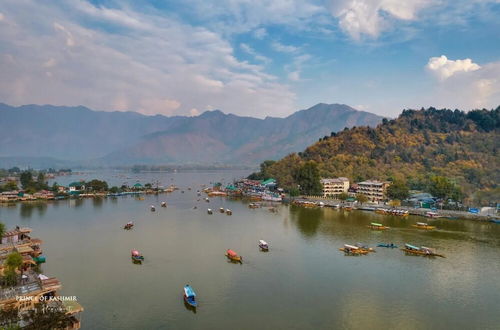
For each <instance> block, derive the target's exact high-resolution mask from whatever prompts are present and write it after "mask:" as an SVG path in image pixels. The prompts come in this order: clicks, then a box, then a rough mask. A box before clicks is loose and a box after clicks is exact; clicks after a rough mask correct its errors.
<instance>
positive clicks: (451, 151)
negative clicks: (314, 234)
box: [261, 107, 500, 196]
mask: <svg viewBox="0 0 500 330" xmlns="http://www.w3.org/2000/svg"><path fill="white" fill-rule="evenodd" d="M499 113H500V107H498V108H496V109H495V110H491V111H488V110H474V111H470V112H467V113H466V112H463V111H459V110H455V111H451V110H436V109H434V108H429V109H427V110H424V109H422V110H405V111H403V112H402V114H401V115H400V116H399V117H398V118H397V119H394V120H387V119H384V120H383V122H382V123H381V124H379V125H378V126H377V127H376V128H371V127H365V126H363V127H353V128H351V129H345V130H343V131H341V132H339V133H332V134H331V136H327V137H324V138H320V139H319V141H318V142H317V143H315V144H313V145H312V146H310V147H308V148H307V149H306V150H305V151H304V152H299V153H298V154H295V153H293V154H290V155H288V156H286V157H285V158H283V159H281V160H280V161H278V162H276V163H270V162H267V163H266V164H265V165H267V166H263V170H264V172H265V173H261V175H262V176H274V177H276V178H277V179H278V181H279V182H280V184H281V185H282V186H284V187H285V188H289V189H293V188H294V187H297V181H298V177H300V172H301V171H300V169H301V167H303V166H304V164H306V163H308V161H313V162H314V163H316V164H317V168H318V170H319V174H320V176H321V177H337V176H344V177H348V178H349V179H351V180H353V181H355V182H357V181H361V180H365V179H380V180H390V181H395V180H396V181H400V182H404V183H405V184H406V185H407V186H408V188H410V189H412V188H413V189H425V187H426V186H427V185H428V184H429V182H430V180H431V178H432V177H436V176H441V177H447V178H449V179H450V180H449V181H451V182H452V183H454V184H455V186H456V187H457V188H458V189H459V190H461V191H462V192H463V193H464V194H465V195H466V196H467V195H469V196H470V194H471V193H472V192H474V191H477V190H480V189H491V188H496V187H497V185H498V182H499V180H500V173H499V172H500V169H499V154H498V152H499V144H500V139H499V127H500V118H499ZM309 163H310V162H309Z"/></svg>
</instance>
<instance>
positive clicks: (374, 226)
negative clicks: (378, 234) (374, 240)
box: [367, 222, 389, 230]
mask: <svg viewBox="0 0 500 330" xmlns="http://www.w3.org/2000/svg"><path fill="white" fill-rule="evenodd" d="M367 227H368V228H371V229H375V230H385V229H389V227H387V226H384V225H382V224H381V223H377V222H372V223H371V224H369V225H368V226H367Z"/></svg>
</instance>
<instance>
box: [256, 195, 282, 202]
mask: <svg viewBox="0 0 500 330" xmlns="http://www.w3.org/2000/svg"><path fill="white" fill-rule="evenodd" d="M261 198H262V200H265V201H271V202H281V201H282V200H283V198H281V196H279V195H277V194H262V195H261Z"/></svg>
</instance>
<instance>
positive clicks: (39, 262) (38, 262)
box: [33, 255, 46, 265]
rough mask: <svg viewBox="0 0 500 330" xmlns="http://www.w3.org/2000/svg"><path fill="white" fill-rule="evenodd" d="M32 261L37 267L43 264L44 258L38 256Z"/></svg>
mask: <svg viewBox="0 0 500 330" xmlns="http://www.w3.org/2000/svg"><path fill="white" fill-rule="evenodd" d="M33 261H34V262H36V264H37V265H39V264H43V263H45V261H46V258H45V256H42V255H40V256H38V257H34V258H33Z"/></svg>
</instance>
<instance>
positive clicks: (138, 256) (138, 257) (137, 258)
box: [131, 250, 144, 262]
mask: <svg viewBox="0 0 500 330" xmlns="http://www.w3.org/2000/svg"><path fill="white" fill-rule="evenodd" d="M131 256H132V261H133V262H142V261H143V260H144V256H143V255H142V254H140V253H139V251H137V250H132V252H131Z"/></svg>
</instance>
